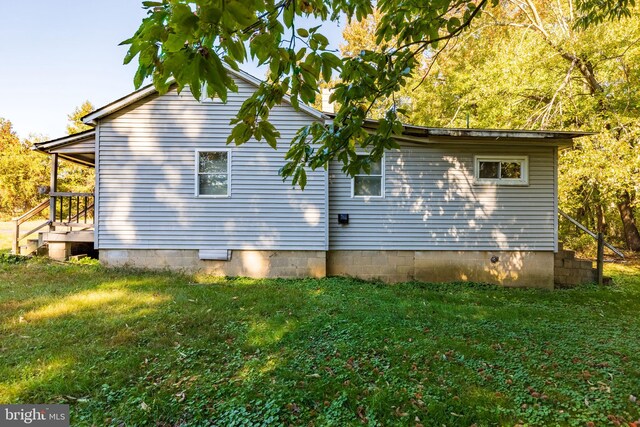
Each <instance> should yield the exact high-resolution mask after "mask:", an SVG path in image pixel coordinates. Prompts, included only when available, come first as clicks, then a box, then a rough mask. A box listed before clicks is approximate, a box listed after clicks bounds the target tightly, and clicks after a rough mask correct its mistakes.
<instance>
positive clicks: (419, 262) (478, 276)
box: [327, 251, 554, 289]
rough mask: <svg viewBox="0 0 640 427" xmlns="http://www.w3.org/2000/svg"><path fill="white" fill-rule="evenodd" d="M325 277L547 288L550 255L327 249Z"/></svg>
mask: <svg viewBox="0 0 640 427" xmlns="http://www.w3.org/2000/svg"><path fill="white" fill-rule="evenodd" d="M493 257H496V258H494V261H495V262H492V258H493ZM327 275H329V276H333V275H335V276H353V277H359V278H363V279H380V280H383V281H385V282H389V283H393V282H403V281H408V280H418V281H422V282H458V281H473V282H484V283H494V284H497V285H503V286H514V287H535V288H547V289H553V277H554V276H553V275H554V256H553V252H551V251H544V252H533V251H530V252H524V251H509V252H507V251H329V252H328V255H327Z"/></svg>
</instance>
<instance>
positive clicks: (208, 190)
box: [196, 151, 230, 197]
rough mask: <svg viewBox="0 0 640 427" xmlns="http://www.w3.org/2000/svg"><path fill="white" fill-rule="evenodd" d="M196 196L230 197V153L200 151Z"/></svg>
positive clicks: (197, 159)
mask: <svg viewBox="0 0 640 427" xmlns="http://www.w3.org/2000/svg"><path fill="white" fill-rule="evenodd" d="M196 161H197V165H196V167H197V176H196V178H197V180H196V186H197V188H196V195H198V196H205V197H228V196H229V184H230V167H229V152H228V151H198V152H197V155H196Z"/></svg>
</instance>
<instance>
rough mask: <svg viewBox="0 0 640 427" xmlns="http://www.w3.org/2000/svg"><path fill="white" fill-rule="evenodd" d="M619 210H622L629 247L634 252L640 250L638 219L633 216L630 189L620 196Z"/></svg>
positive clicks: (621, 217)
mask: <svg viewBox="0 0 640 427" xmlns="http://www.w3.org/2000/svg"><path fill="white" fill-rule="evenodd" d="M618 211H620V219H622V226H623V228H624V238H625V240H626V242H627V247H628V248H629V249H631V250H632V251H634V252H638V251H640V233H639V232H638V227H637V226H636V220H635V218H634V216H633V207H632V206H631V196H630V195H629V192H628V191H625V192H623V193H621V194H620V197H619V198H618Z"/></svg>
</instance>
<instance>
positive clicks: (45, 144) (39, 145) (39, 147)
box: [32, 129, 96, 153]
mask: <svg viewBox="0 0 640 427" xmlns="http://www.w3.org/2000/svg"><path fill="white" fill-rule="evenodd" d="M95 135H96V130H95V129H88V130H85V131H82V132H78V133H74V134H73V135H67V136H63V137H61V138H56V139H52V140H49V141H42V142H36V143H35V144H33V147H32V148H33V149H34V150H36V151H41V152H43V153H47V152H48V151H49V150H52V149H55V148H59V147H63V146H65V145H70V144H74V143H77V142H80V141H84V140H86V139H91V138H95Z"/></svg>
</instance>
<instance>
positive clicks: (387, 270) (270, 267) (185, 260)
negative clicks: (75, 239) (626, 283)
mask: <svg viewBox="0 0 640 427" xmlns="http://www.w3.org/2000/svg"><path fill="white" fill-rule="evenodd" d="M100 261H101V262H102V264H104V265H105V266H111V267H134V268H146V269H170V270H178V271H183V272H185V273H195V272H201V273H205V274H211V275H216V276H246V277H255V278H263V277H289V278H302V277H316V278H319V277H325V276H351V277H358V278H362V279H366V280H382V281H384V282H387V283H395V282H406V281H411V280H418V281H424V282H459V281H473V282H484V283H494V284H498V285H503V286H517V287H537V288H548V289H552V288H553V283H554V254H553V252H500V251H328V252H325V251H252V250H234V251H232V255H231V259H230V260H229V261H210V260H200V259H199V257H198V251H197V250H154V249H127V250H120V249H101V250H100Z"/></svg>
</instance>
